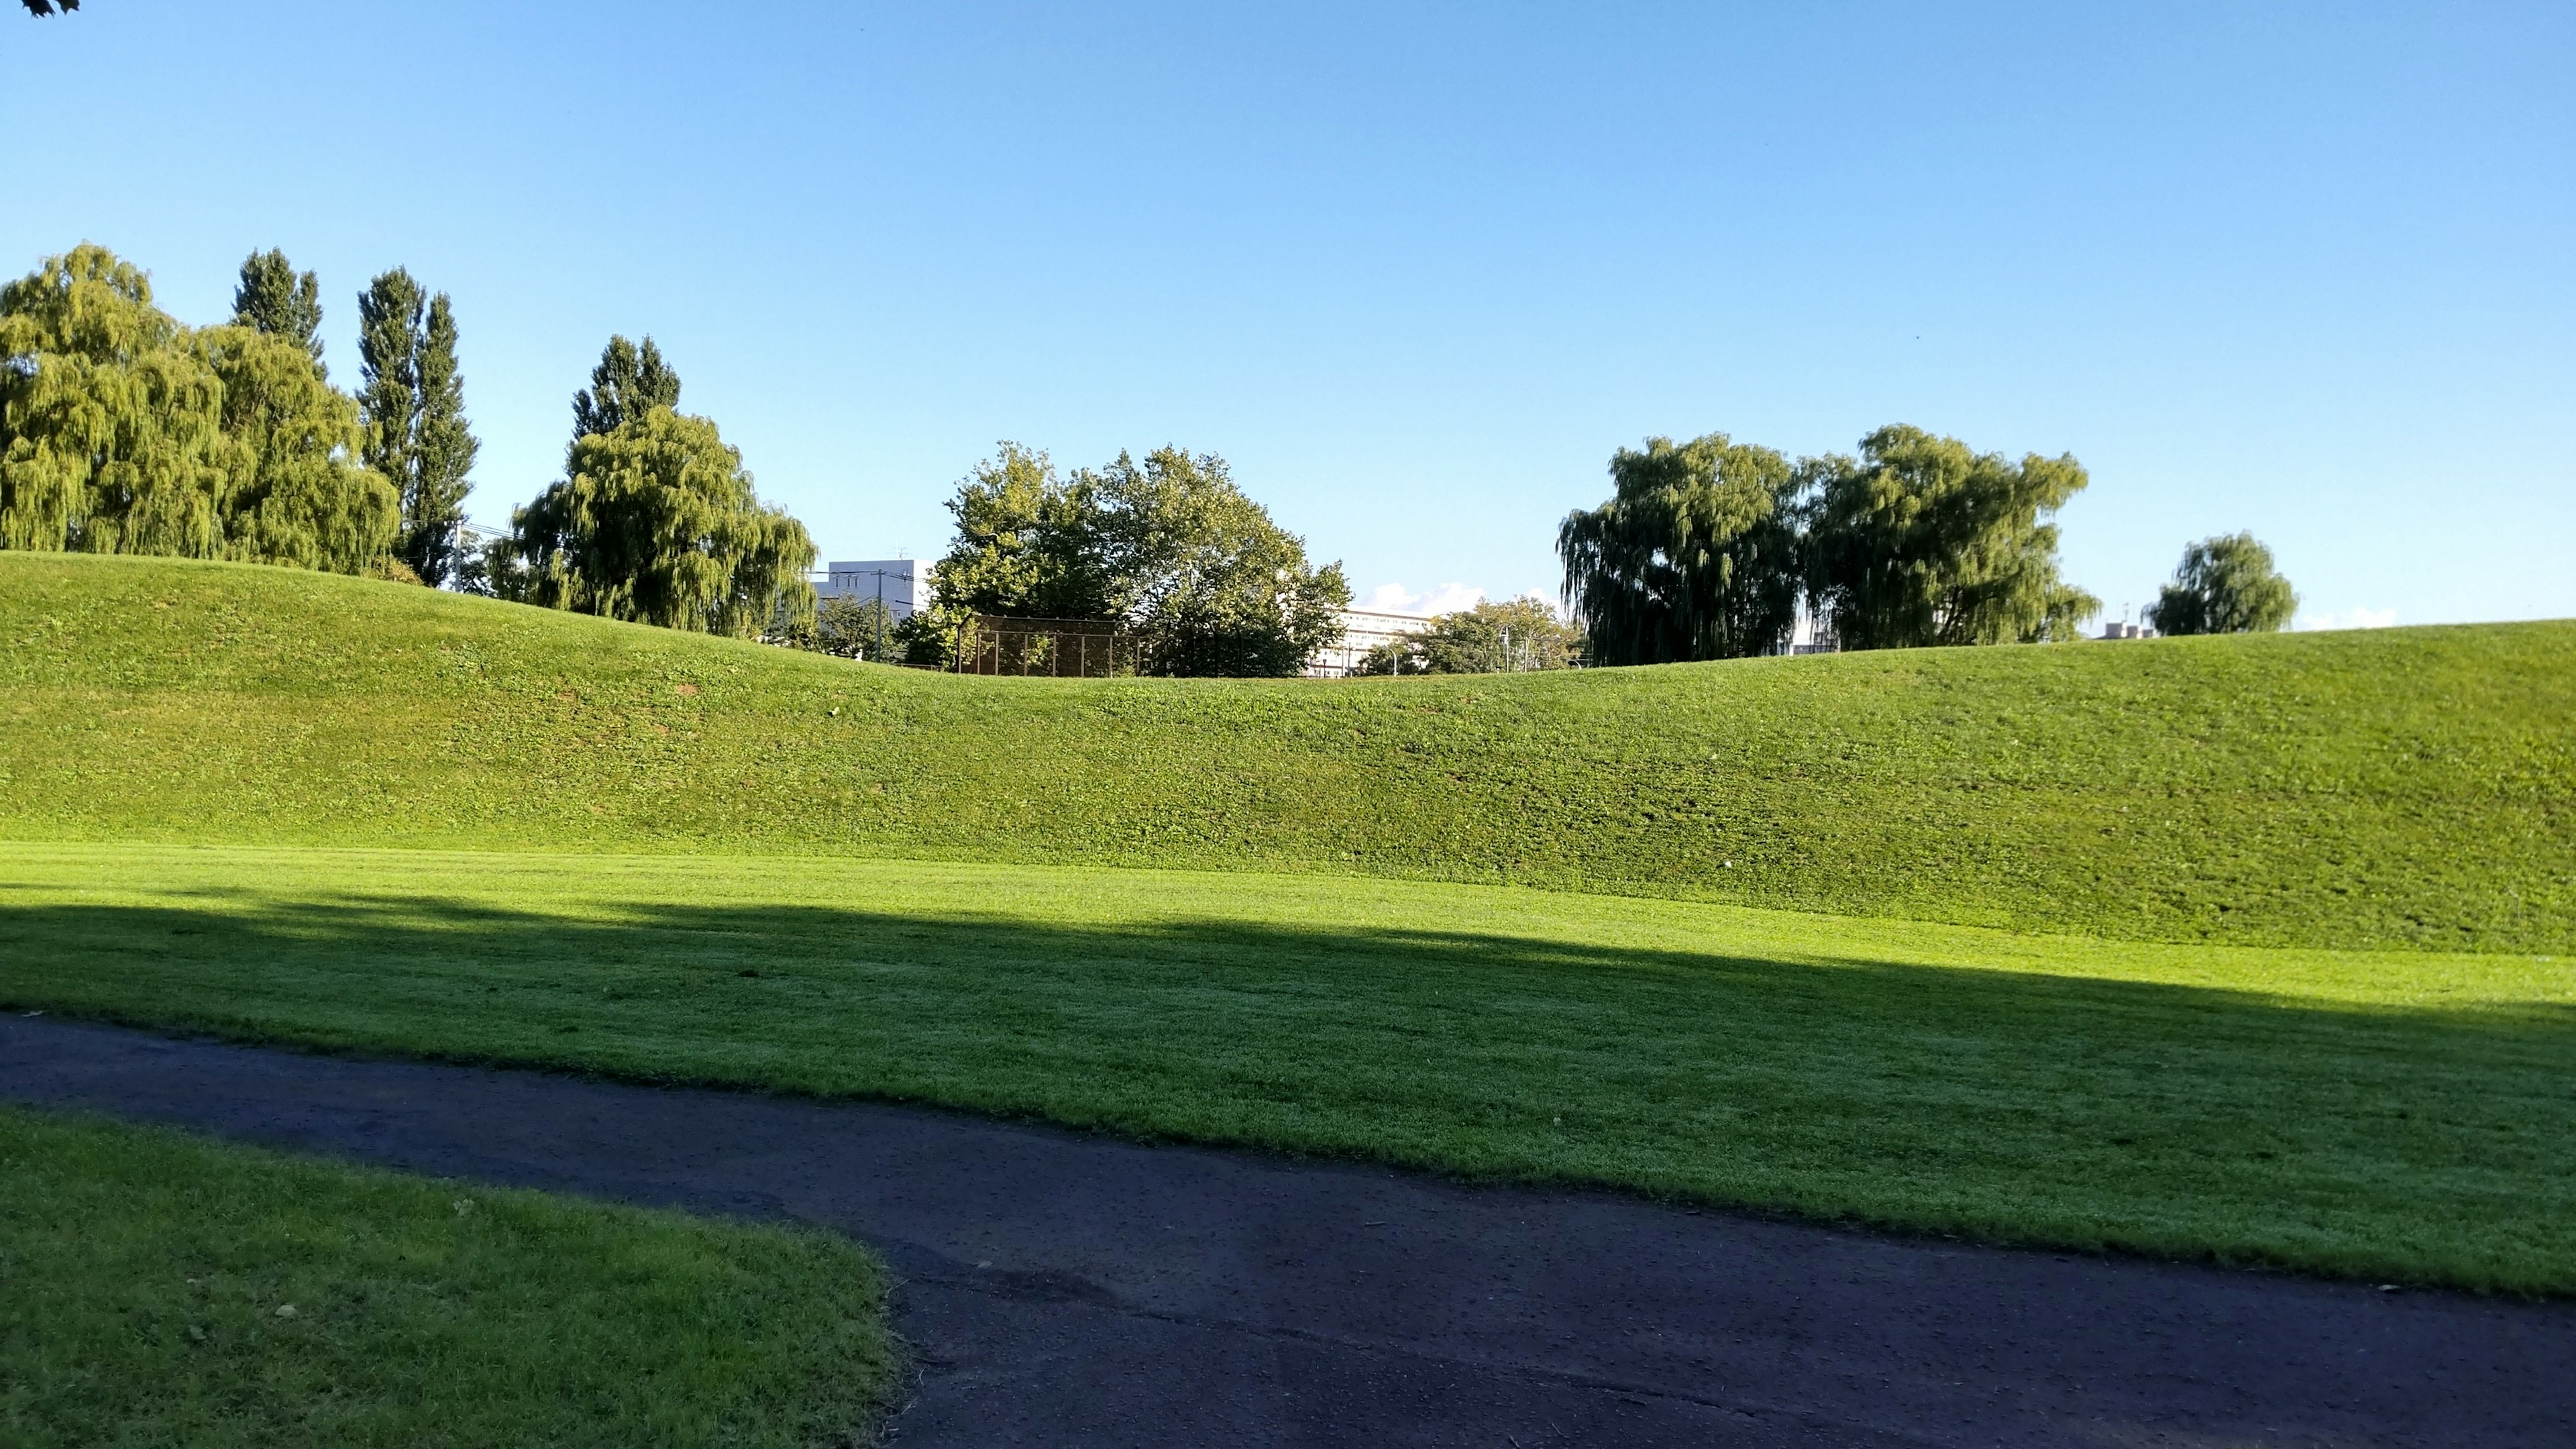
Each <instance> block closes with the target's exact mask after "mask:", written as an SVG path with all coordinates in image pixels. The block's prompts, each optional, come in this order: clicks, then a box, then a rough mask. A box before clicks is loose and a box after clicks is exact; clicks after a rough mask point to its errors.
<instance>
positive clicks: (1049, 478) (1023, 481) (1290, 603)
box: [914, 443, 1350, 676]
mask: <svg viewBox="0 0 2576 1449" xmlns="http://www.w3.org/2000/svg"><path fill="white" fill-rule="evenodd" d="M948 507H949V512H950V513H951V515H953V516H954V517H955V518H956V520H957V536H956V539H955V541H954V542H953V543H952V544H951V545H950V548H949V551H948V554H947V556H946V557H944V558H942V559H941V560H940V561H939V563H938V564H937V565H935V566H934V568H933V570H932V578H933V580H934V582H935V584H936V587H937V590H938V605H937V608H938V610H939V614H938V615H937V616H935V617H934V619H933V621H932V623H931V625H930V626H929V627H931V628H933V629H935V628H936V627H939V626H941V625H943V624H947V623H953V622H954V621H955V620H956V619H958V618H959V617H961V616H963V615H966V614H975V613H984V614H1002V615H1014V616H1020V617H1038V618H1072V619H1102V620H1108V621H1113V622H1116V623H1118V624H1120V625H1122V626H1123V627H1124V628H1125V629H1127V630H1128V631H1130V632H1132V633H1134V634H1135V635H1137V636H1138V638H1139V641H1140V646H1141V647H1140V649H1139V662H1140V667H1142V668H1144V669H1145V670H1146V671H1147V672H1151V673H1159V674H1185V675H1232V676H1263V675H1288V674H1295V673H1297V672H1299V671H1300V670H1302V669H1303V668H1304V667H1305V663H1306V660H1307V659H1308V658H1310V657H1311V656H1312V655H1313V654H1314V653H1315V651H1316V650H1318V649H1320V648H1321V647H1323V645H1324V644H1326V643H1327V642H1329V641H1330V640H1331V639H1332V638H1334V637H1335V636H1336V635H1337V634H1338V633H1339V632H1340V629H1341V621H1340V614H1339V611H1340V610H1341V609H1342V608H1343V607H1344V606H1345V605H1347V604H1348V603H1349V602H1350V585H1349V583H1348V582H1347V581H1346V580H1345V579H1344V578H1343V577H1342V571H1341V566H1340V565H1339V564H1329V565H1325V566H1324V567H1321V568H1317V567H1315V566H1314V565H1312V564H1311V563H1309V562H1308V560H1307V558H1306V546H1305V542H1304V540H1302V539H1300V538H1298V537H1297V536H1296V535H1295V534H1292V533H1289V532H1288V531H1286V530H1285V529H1282V528H1280V527H1279V525H1278V524H1277V523H1276V522H1274V521H1273V520H1272V519H1271V517H1270V514H1269V511H1268V510H1267V509H1265V508H1263V507H1262V506H1261V505H1260V504H1258V503H1255V502H1254V501H1252V499H1251V498H1249V497H1247V496H1246V495H1245V494H1244V493H1243V491H1242V489H1240V488H1238V487H1237V486H1236V485H1235V483H1234V479H1233V475H1232V472H1231V470H1230V469H1228V467H1227V466H1226V462H1225V460H1224V459H1223V458H1220V457H1218V456H1216V455H1215V454H1213V453H1198V454H1193V453H1190V452H1188V451H1186V450H1184V449H1181V448H1177V447H1164V448H1158V449H1156V450H1154V451H1153V452H1151V453H1149V454H1147V455H1146V456H1145V458H1144V459H1143V461H1141V462H1139V461H1138V460H1137V459H1135V458H1134V457H1133V456H1132V455H1131V454H1127V453H1121V454H1119V455H1118V457H1117V459H1116V460H1115V461H1113V462H1111V463H1110V464H1108V465H1107V466H1105V467H1102V468H1099V469H1096V470H1095V469H1088V468H1086V469H1082V470H1079V471H1077V472H1076V473H1075V474H1074V475H1073V476H1072V477H1070V478H1059V477H1058V476H1057V475H1056V471H1055V466H1054V464H1053V462H1052V461H1051V460H1049V458H1048V457H1047V455H1046V454H1044V453H1042V452H1037V451H1033V450H1030V449H1027V448H1023V447H1021V446H1019V445H1018V444H1015V443H1005V444H1003V445H1002V446H1001V448H1000V450H999V453H998V455H997V456H996V457H994V458H992V459H990V460H988V461H987V462H985V463H983V464H981V465H979V466H978V467H977V468H976V469H975V471H974V473H973V474H972V475H970V476H969V477H968V478H967V479H966V480H965V481H964V482H962V483H960V484H959V485H958V489H957V495H956V497H954V498H953V499H951V500H950V501H949V505H948ZM914 637H915V638H916V639H923V638H925V636H924V635H923V633H922V630H921V629H918V628H917V629H916V630H915V631H914ZM929 642H933V643H935V638H931V639H930V641H929Z"/></svg>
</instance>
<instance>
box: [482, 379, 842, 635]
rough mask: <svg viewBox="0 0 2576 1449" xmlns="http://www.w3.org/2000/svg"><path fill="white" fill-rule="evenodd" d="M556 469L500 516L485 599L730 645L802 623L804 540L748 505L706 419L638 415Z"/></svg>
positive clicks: (800, 530) (660, 412)
mask: <svg viewBox="0 0 2576 1449" xmlns="http://www.w3.org/2000/svg"><path fill="white" fill-rule="evenodd" d="M568 473H569V476H568V477H566V478H564V479H563V480H561V481H559V482H557V483H555V484H553V485H552V486H550V487H548V488H547V489H546V491H545V492H544V493H542V494H539V495H538V496H537V499H536V501H534V502H532V503H530V504H529V505H528V506H527V507H525V508H522V509H520V510H518V511H517V513H516V514H515V515H514V516H513V517H512V520H511V522H512V527H513V537H512V540H511V543H510V548H509V555H510V557H509V558H507V559H505V560H504V562H505V564H506V565H508V566H507V567H505V568H503V569H499V570H496V571H495V586H496V589H497V591H499V592H501V593H503V594H504V595H505V596H507V597H512V598H518V599H521V600H523V601H525V602H528V603H533V604H543V605H547V606H549V607H552V608H558V609H572V610H576V611H578V612H581V613H585V614H600V615H604V616H606V617H608V618H612V619H627V620H632V621H635V622H638V623H645V624H659V625H661V626H663V627H665V628H671V629H691V630H697V631H701V632H704V633H709V634H727V635H733V636H735V637H743V638H747V637H751V636H754V635H758V634H762V633H765V632H769V631H771V630H774V629H775V630H784V631H792V630H797V629H802V628H805V627H808V626H810V624H811V621H812V619H813V615H814V586H813V585H812V584H810V583H808V582H807V581H806V577H805V575H806V573H807V572H808V571H809V570H811V569H812V568H813V567H814V557H815V549H814V541H813V540H812V539H811V538H809V537H807V536H806V533H805V526H804V525H803V524H801V523H798V522H797V521H796V520H795V519H793V518H791V517H789V516H788V515H787V514H786V513H784V512H782V511H780V510H778V509H775V508H771V507H768V506H766V505H764V504H762V503H761V501H760V499H759V498H758V497H757V496H756V495H755V494H754V493H753V492H752V483H751V475H750V474H749V473H748V472H745V471H744V469H743V466H742V455H741V454H740V453H738V452H736V451H735V450H734V449H733V448H732V447H730V446H728V445H727V444H726V443H725V441H724V438H723V437H722V436H721V435H720V434H719V433H718V432H717V430H716V425H715V424H714V423H712V422H710V421H708V420H707V419H705V418H699V417H689V416H686V415H684V414H681V413H675V412H673V411H672V410H671V409H669V408H667V407H654V408H651V409H649V410H647V411H645V412H643V413H641V414H637V415H632V416H629V417H627V418H626V419H625V420H624V421H622V422H620V423H619V424H618V425H617V426H616V427H615V428H614V429H612V430H610V431H609V432H606V433H590V434H586V435H584V436H583V438H582V439H581V441H580V442H578V443H576V444H575V445H574V446H573V451H572V458H571V460H570V467H569V469H568Z"/></svg>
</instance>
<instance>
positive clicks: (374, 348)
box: [358, 267, 428, 523]
mask: <svg viewBox="0 0 2576 1449" xmlns="http://www.w3.org/2000/svg"><path fill="white" fill-rule="evenodd" d="M427 305H428V299H427V298H426V297H425V296H423V295H422V293H421V289H420V283H418V282H416V281H413V280H412V275H411V273H410V272H407V271H405V270H403V269H402V268H400V267H396V268H394V269H393V270H392V271H390V272H386V273H384V274H382V275H380V276H378V277H377V278H376V279H375V280H374V281H371V282H369V283H368V284H367V290H365V291H364V292H361V293H359V294H358V377H359V382H358V408H359V414H360V416H361V417H362V418H363V419H364V421H365V423H366V428H367V440H366V447H365V449H364V450H363V454H362V456H363V457H364V458H365V459H366V463H367V466H368V467H370V468H373V469H375V470H376V471H377V472H379V473H382V474H384V475H385V476H386V477H388V478H391V479H393V480H394V486H395V487H396V488H399V489H401V490H402V491H403V493H404V494H405V501H406V502H408V501H409V496H408V495H409V494H410V492H411V480H412V473H413V456H412V455H413V450H414V446H415V441H416V436H415V435H416V433H417V431H418V427H419V422H420V331H421V327H420V324H421V312H422V310H423V308H425V307H426V306H427ZM404 521H405V522H406V523H408V522H409V521H410V520H409V518H408V516H406V518H405V520H404Z"/></svg>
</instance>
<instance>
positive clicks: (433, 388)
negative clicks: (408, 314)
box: [402, 292, 483, 586]
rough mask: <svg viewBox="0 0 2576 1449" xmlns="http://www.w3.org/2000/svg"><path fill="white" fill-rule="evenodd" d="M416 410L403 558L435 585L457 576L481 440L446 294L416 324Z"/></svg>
mask: <svg viewBox="0 0 2576 1449" xmlns="http://www.w3.org/2000/svg"><path fill="white" fill-rule="evenodd" d="M418 356H419V374H418V382H419V388H420V415H419V417H418V419H417V421H416V422H415V424H414V430H413V434H412V459H413V467H412V476H411V478H410V480H409V483H408V485H407V486H406V488H405V490H404V493H403V550H402V552H403V560H404V562H406V563H408V564H410V565H411V568H412V571H413V572H414V573H417V574H419V575H420V578H421V582H423V583H426V584H429V585H432V586H436V585H439V584H443V583H447V582H448V581H450V580H451V579H453V578H454V577H455V576H456V573H457V568H458V564H459V561H460V559H461V557H462V555H463V554H464V551H465V549H464V543H463V540H462V539H461V538H460V537H459V536H458V533H457V529H458V528H459V526H460V525H462V524H463V523H464V522H465V494H466V492H467V490H469V489H470V488H472V487H473V486H474V485H473V484H472V483H470V482H468V481H467V475H468V474H470V473H472V472H473V471H474V455H475V454H477V453H479V452H481V451H482V448H483V445H482V444H481V443H479V442H477V441H476V440H475V437H474V434H473V432H472V431H471V430H470V428H469V427H468V425H467V423H466V420H465V378H464V376H463V374H462V373H460V372H459V371H458V370H457V366H456V314H455V310H454V309H453V308H452V307H451V306H450V305H449V304H448V300H447V294H446V293H445V292H441V293H439V294H438V295H437V296H434V297H432V298H430V299H429V313H428V316H427V318H426V319H425V321H424V323H423V325H422V328H421V337H420V352H419V354H418Z"/></svg>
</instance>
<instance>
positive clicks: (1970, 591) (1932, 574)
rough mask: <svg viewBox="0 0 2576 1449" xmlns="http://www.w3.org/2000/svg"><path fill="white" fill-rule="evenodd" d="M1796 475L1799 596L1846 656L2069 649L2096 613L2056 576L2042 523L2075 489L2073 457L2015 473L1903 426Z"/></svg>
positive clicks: (1996, 458) (2079, 484)
mask: <svg viewBox="0 0 2576 1449" xmlns="http://www.w3.org/2000/svg"><path fill="white" fill-rule="evenodd" d="M1801 471H1802V472H1803V473H1804V474H1805V475H1806V477H1807V479H1808V480H1809V481H1810V483H1811V486H1812V487H1813V489H1814V497H1813V502H1812V504H1811V505H1810V508H1809V513H1808V524H1807V528H1808V536H1807V557H1808V568H1807V589H1808V593H1809V596H1810V597H1811V598H1812V599H1813V600H1814V601H1815V602H1816V604H1817V607H1818V609H1819V610H1820V612H1821V613H1823V614H1824V616H1825V617H1826V618H1828V619H1829V620H1830V621H1831V624H1832V627H1833V631H1834V634H1835V636H1836V638H1837V639H1838V640H1839V641H1840V643H1841V645H1842V647H1844V648H1846V649H1904V648H1917V647H1922V646H1926V645H1940V644H2004V643H2029V642H2036V641H2039V640H2043V639H2064V638H2072V637H2074V635H2075V632H2076V631H2077V630H2078V629H2080V628H2081V627H2082V626H2083V623H2084V621H2085V620H2086V619H2088V618H2090V617H2092V616H2093V615H2094V614H2096V613H2099V612H2100V611H2101V607H2102V603H2101V601H2100V600H2099V599H2096V598H2094V597H2093V596H2092V595H2090V594H2088V593H2085V592H2084V591H2083V590H2081V589H2078V588H2075V587H2073V586H2071V585H2069V584H2067V583H2066V582H2064V581H2063V580H2062V579H2060V578H2059V577H2058V572H2057V527H2056V525H2055V524H2054V523H2051V522H2048V521H2047V520H2048V519H2049V518H2050V517H2051V516H2052V515H2053V514H2055V512H2056V511H2057V509H2059V508H2060V507H2062V506H2063V505H2064V504H2065V503H2066V501H2067V500H2068V499H2070V498H2072V497H2074V496H2075V494H2076V493H2078V492H2079V491H2081V490H2082V489H2083V487H2084V485H2085V482H2086V479H2085V474H2084V467H2083V465H2082V464H2080V463H2078V462H2076V461H2075V459H2074V458H2072V457H2059V458H2043V457H2040V456H2038V455H2037V454H2032V455H2030V456H2028V457H2025V458H2023V459H2022V460H2021V461H2020V462H2018V463H2013V462H2008V461H2006V460H2005V458H2004V457H2003V456H2002V455H2001V454H1998V453H1979V452H1976V451H1974V450H1972V449H1970V448H1969V447H1968V445H1967V444H1965V443H1962V442H1960V441H1959V440H1958V439H1956V438H1944V437H1937V436H1935V435H1933V434H1931V433H1928V432H1925V431H1924V430H1923V429H1921V428H1914V427H1906V426H1903V425H1901V424H1900V425H1896V426H1891V427H1885V428H1881V429H1879V430H1878V431H1876V432H1874V433H1871V434H1870V435H1869V436H1868V437H1866V438H1863V439H1862V440H1861V455H1860V457H1859V458H1858V459H1857V460H1855V459H1852V458H1846V457H1839V456H1837V457H1828V458H1823V459H1814V460H1810V461H1809V462H1808V463H1806V464H1804V465H1802V470H1801Z"/></svg>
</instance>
